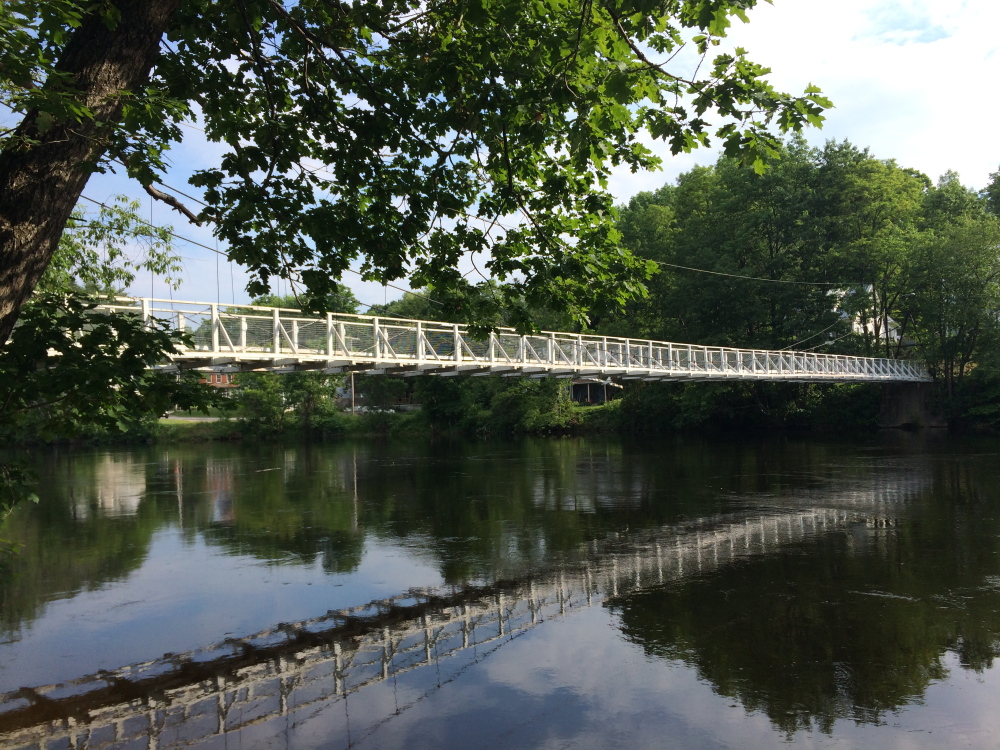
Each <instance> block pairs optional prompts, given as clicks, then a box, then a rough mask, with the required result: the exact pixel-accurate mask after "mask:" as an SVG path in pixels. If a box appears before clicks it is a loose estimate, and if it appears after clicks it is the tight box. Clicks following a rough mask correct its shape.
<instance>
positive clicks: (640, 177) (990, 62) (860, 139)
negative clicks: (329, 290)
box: [84, 0, 1000, 304]
mask: <svg viewBox="0 0 1000 750" xmlns="http://www.w3.org/2000/svg"><path fill="white" fill-rule="evenodd" d="M749 18H750V23H749V24H741V23H740V22H739V21H737V22H736V25H735V26H734V28H733V29H732V30H731V32H730V34H729V40H728V42H724V45H729V46H730V48H731V47H735V46H741V47H743V48H745V49H746V50H747V51H748V53H749V57H750V59H752V60H754V61H755V62H758V63H760V64H763V65H766V66H768V67H769V68H771V70H772V73H771V75H770V76H769V79H770V80H771V82H772V83H773V84H774V85H775V87H776V88H777V89H779V90H782V91H786V92H788V93H791V94H799V93H801V92H802V91H803V90H804V89H805V87H806V86H807V85H809V84H810V83H812V84H815V85H817V86H819V87H820V88H821V89H822V91H823V93H824V94H825V95H826V96H828V97H829V98H830V99H832V100H833V103H834V109H832V110H829V111H828V112H827V113H826V116H827V120H826V122H825V123H824V126H823V128H822V129H821V130H817V129H810V130H809V131H808V132H806V133H805V135H806V138H807V140H808V141H809V142H810V143H812V144H814V145H821V144H822V143H824V142H825V141H827V140H829V139H834V140H838V141H839V140H843V139H848V140H850V141H851V142H852V143H854V144H855V145H857V146H861V147H868V148H869V149H870V150H871V153H872V154H873V155H874V156H875V157H877V158H880V159H895V160H896V161H897V162H898V163H899V164H901V165H902V166H906V167H912V168H916V169H918V170H920V171H921V172H924V173H925V174H927V175H929V176H930V177H931V178H932V179H934V180H936V179H937V178H938V177H939V176H940V175H941V174H943V173H944V172H945V171H947V170H949V169H950V170H954V171H956V172H958V173H959V175H960V177H961V179H962V182H963V183H964V184H966V185H968V186H970V187H974V188H977V189H978V188H982V187H983V186H985V185H986V183H987V182H988V180H989V174H990V173H991V172H995V171H997V170H998V169H1000V137H998V136H997V133H998V132H1000V97H998V95H997V82H998V80H1000V37H998V36H997V35H996V30H997V28H1000V2H998V0H839V1H838V2H836V3H831V2H829V1H828V0H773V4H771V5H768V4H766V3H762V4H761V5H759V6H758V7H757V8H755V9H754V10H753V11H751V12H750V14H749ZM187 136H189V137H186V138H185V142H184V143H183V144H182V145H180V146H177V147H175V148H174V149H173V150H172V151H171V152H170V157H171V159H172V162H173V166H172V168H171V171H170V172H169V173H168V175H167V178H166V180H165V181H166V182H168V183H169V184H171V185H173V186H176V187H179V188H181V189H182V190H185V192H190V193H191V194H192V195H197V191H196V189H194V188H191V187H190V186H187V185H186V180H187V177H188V175H190V174H191V172H192V171H194V170H195V169H197V168H199V167H202V166H205V165H206V164H208V163H211V161H212V160H213V158H214V156H215V155H216V154H217V153H218V151H217V148H216V147H215V146H214V145H213V144H209V143H207V142H205V141H204V138H203V137H202V136H201V134H200V133H199V132H198V131H196V130H191V129H189V130H188V132H187ZM648 145H650V147H652V148H653V149H654V151H656V152H657V153H659V154H661V155H662V156H663V157H664V165H663V168H662V169H661V170H659V171H656V172H650V173H639V174H632V173H630V172H629V171H628V170H627V169H621V170H619V171H616V172H615V173H614V175H613V177H612V180H611V183H610V189H611V191H612V193H613V194H614V196H615V197H616V198H617V199H618V200H619V201H621V202H622V203H624V202H627V201H628V200H629V198H631V197H632V196H633V195H635V194H636V193H638V192H640V191H643V190H654V189H656V188H658V187H660V186H661V185H663V184H665V183H667V182H672V181H673V180H674V179H676V177H677V176H678V175H680V174H682V173H683V172H685V171H687V170H689V169H691V168H692V167H693V166H695V165H697V164H710V163H712V162H714V161H715V159H716V157H717V155H718V153H717V152H716V151H715V150H714V149H701V150H698V151H696V152H693V153H691V154H682V155H680V156H671V155H670V154H669V152H668V150H667V149H666V148H665V146H663V144H662V143H659V142H653V141H649V142H648ZM119 193H125V194H128V195H131V196H133V197H135V198H136V199H138V200H140V201H142V205H143V215H151V217H152V221H153V222H154V223H157V224H172V225H173V226H174V228H175V231H176V232H177V233H178V234H180V235H182V236H184V237H188V238H191V239H194V240H196V241H198V242H201V243H202V244H204V245H208V246H210V247H214V246H215V240H214V239H213V238H212V236H211V231H210V229H208V228H199V227H195V226H193V225H190V224H188V223H187V222H186V221H185V220H184V219H183V217H181V216H180V215H179V214H178V213H176V212H173V211H171V210H170V209H169V208H168V207H167V206H166V205H165V204H163V203H156V204H155V205H152V206H150V203H151V201H150V199H149V198H148V196H146V195H145V193H143V192H142V189H141V188H140V187H139V186H138V185H136V184H134V183H129V182H128V181H127V180H125V179H123V178H121V177H120V176H114V175H95V176H94V177H92V178H91V180H90V183H89V184H88V186H87V189H86V191H85V193H84V194H85V195H87V196H89V197H90V198H92V199H95V200H98V201H106V200H108V199H109V198H111V197H112V196H114V195H116V194H119ZM177 249H178V250H179V251H180V253H181V255H182V256H183V258H184V264H185V269H186V274H185V281H184V283H183V285H182V286H181V288H180V289H179V290H177V291H173V292H172V294H173V297H174V298H176V299H187V300H199V301H213V300H217V301H221V302H230V301H236V302H244V301H246V300H247V299H248V298H247V295H246V293H245V292H244V291H243V286H244V284H245V283H246V274H245V273H244V272H243V270H242V269H240V268H239V267H238V266H235V264H230V263H229V262H228V261H227V260H226V259H225V258H222V259H221V261H219V260H217V257H218V256H216V255H215V254H214V253H213V252H211V251H209V250H206V249H203V248H201V247H198V246H197V245H193V244H190V243H185V242H180V241H179V242H178V243H177ZM221 249H224V248H221ZM217 266H218V268H217ZM470 268H471V266H470ZM344 281H345V282H346V283H347V284H349V285H350V286H351V287H352V288H353V289H354V291H355V294H356V295H357V296H358V298H359V299H360V300H361V301H362V302H363V303H366V304H371V303H381V302H383V301H385V300H392V299H396V298H398V297H400V296H401V293H402V292H401V291H400V289H398V288H397V289H394V288H384V287H382V286H381V285H379V284H375V283H370V282H362V281H361V280H360V278H359V277H358V276H357V275H354V274H348V275H347V276H346V277H345V279H344ZM396 286H397V287H399V288H405V287H406V284H405V282H396ZM151 291H152V292H154V294H155V296H157V297H164V298H165V297H167V296H168V289H167V287H166V285H165V284H164V283H163V282H162V281H161V280H158V279H155V278H154V279H139V280H138V281H137V284H136V285H135V287H134V288H133V292H134V293H136V294H142V295H149V294H150V292H151ZM276 291H277V292H279V293H288V291H289V290H288V288H287V284H283V285H281V286H280V287H278V288H277V289H276Z"/></svg>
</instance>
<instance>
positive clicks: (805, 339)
mask: <svg viewBox="0 0 1000 750" xmlns="http://www.w3.org/2000/svg"><path fill="white" fill-rule="evenodd" d="M841 322H842V321H841V320H835V321H834V322H833V323H832V324H831V325H828V326H827V327H826V328H824V329H823V330H822V331H820V332H819V333H814V334H813V335H812V336H806V337H805V338H804V339H799V340H798V341H796V342H795V343H794V344H789V345H788V346H786V347H783V348H781V349H778V351H779V352H783V351H785V350H786V349H791V348H792V347H793V346H798V345H799V344H804V343H805V342H807V341H810V340H811V339H814V338H816V337H817V336H819V335H820V334H823V333H826V332H827V331H829V330H830V329H831V328H833V326H835V325H839V324H840V323H841Z"/></svg>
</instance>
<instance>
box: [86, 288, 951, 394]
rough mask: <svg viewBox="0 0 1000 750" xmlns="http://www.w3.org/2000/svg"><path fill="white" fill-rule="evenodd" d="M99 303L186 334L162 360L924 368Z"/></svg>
mask: <svg viewBox="0 0 1000 750" xmlns="http://www.w3.org/2000/svg"><path fill="white" fill-rule="evenodd" d="M97 310H98V311H99V312H130V313H134V314H137V315H141V316H142V317H143V319H144V320H150V321H151V320H152V319H154V318H156V319H160V320H166V321H167V322H169V323H170V324H171V325H172V326H173V327H175V328H178V329H181V330H184V331H187V332H188V333H190V334H191V335H192V338H193V346H191V347H187V348H184V349H183V350H182V351H180V352H179V353H177V354H173V355H171V356H170V361H169V362H165V363H164V364H163V365H162V367H164V368H166V369H198V370H211V371H214V372H247V371H255V370H266V371H274V372H293V371H297V370H322V371H324V372H327V373H345V372H359V373H366V374H371V375H375V374H386V375H390V374H391V375H403V376H412V375H420V374H424V373H428V374H431V373H432V374H436V375H443V376H454V375H473V376H476V375H490V374H499V375H503V376H509V377H517V376H523V377H532V378H543V377H555V378H580V377H600V378H607V377H615V378H619V379H625V380H629V379H634V380H767V381H792V382H809V381H822V382H856V381H871V382H901V381H902V382H906V381H909V382H923V381H929V380H930V379H931V378H930V375H928V373H927V371H926V370H925V369H924V368H923V367H922V366H920V365H918V364H916V363H914V362H910V361H907V360H898V359H881V358H875V357H854V356H848V355H841V354H818V353H814V352H799V351H788V350H781V351H768V350H762V349H737V348H730V347H720V346H698V345H695V344H678V343H672V342H668V341H650V340H646V339H633V338H619V337H614V336H595V335H589V334H578V333H558V332H552V331H545V332H542V333H538V334H531V335H526V336H523V335H520V334H518V333H517V332H515V331H514V330H512V329H500V330H498V331H496V332H494V333H491V334H489V335H488V336H482V337H476V336H473V335H471V334H470V332H469V330H468V328H467V327H466V326H464V325H460V324H453V323H440V322H435V321H428V320H407V319H400V318H384V317H378V316H370V315H347V314H340V313H327V314H326V315H322V316H316V315H310V314H308V313H303V312H302V311H300V310H290V309H282V308H272V307H254V306H229V305H223V304H219V303H214V302H181V301H175V300H163V299H153V298H121V299H118V300H116V301H115V302H114V303H113V304H110V303H109V304H102V305H100V306H99V307H98V308H97Z"/></svg>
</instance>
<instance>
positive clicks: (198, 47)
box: [0, 0, 829, 341]
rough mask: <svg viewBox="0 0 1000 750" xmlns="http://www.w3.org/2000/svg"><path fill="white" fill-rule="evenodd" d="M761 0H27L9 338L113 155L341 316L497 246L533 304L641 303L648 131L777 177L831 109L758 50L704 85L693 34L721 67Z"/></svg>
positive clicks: (0, 254)
mask: <svg viewBox="0 0 1000 750" xmlns="http://www.w3.org/2000/svg"><path fill="white" fill-rule="evenodd" d="M755 4H756V0H663V2H661V3H660V4H658V5H651V4H649V3H647V2H641V1H640V0H600V1H599V2H596V3H595V2H582V1H581V2H579V3H572V4H565V3H561V2H557V0H543V1H542V2H534V3H528V2H524V1H523V0H456V2H448V3H432V4H430V5H427V4H424V3H418V2H415V0H388V1H387V2H380V3H374V2H357V3H352V4H340V5H337V4H330V3H328V2H321V1H320V0H297V2H290V3H282V2H278V0H223V1H221V2H210V1H209V0H108V1H107V2H102V3H96V4H95V3H91V2H89V0H17V1H15V2H9V3H5V4H4V5H3V6H2V10H0V30H2V31H3V32H4V34H3V35H2V37H0V38H2V39H3V41H2V42H0V45H2V46H0V64H2V65H0V70H2V73H0V81H2V86H0V102H2V103H3V104H5V105H6V106H8V107H9V108H10V109H12V110H15V111H18V112H23V113H24V117H23V120H22V121H21V123H20V124H19V125H18V126H17V127H16V128H15V129H13V130H9V131H6V132H4V133H2V137H0V341H5V340H6V338H7V336H8V335H9V333H10V331H11V329H12V327H13V325H14V321H15V320H16V318H17V314H18V311H19V310H20V308H21V306H22V305H23V304H24V302H25V300H27V298H28V296H29V295H30V293H31V291H32V290H33V289H34V287H35V286H36V284H37V283H38V281H39V279H40V278H41V276H42V274H43V273H44V271H45V269H46V267H47V266H48V264H49V262H50V259H51V257H52V254H53V252H54V251H55V248H56V246H57V243H58V239H59V236H60V235H61V233H62V230H63V227H64V226H65V225H66V222H67V220H68V219H69V217H70V214H71V212H72V210H73V206H74V205H75V204H76V201H77V200H78V198H79V196H80V195H81V192H82V190H83V188H84V186H85V185H86V182H87V179H88V177H89V175H90V174H91V173H92V172H93V171H94V170H99V169H108V168H113V169H123V170H124V171H125V172H126V173H127V174H128V175H129V176H131V177H134V178H135V179H137V180H138V181H139V182H140V183H141V184H142V185H143V186H144V188H145V189H146V190H147V192H149V193H150V194H151V195H153V196H154V197H156V198H159V199H162V200H165V201H167V202H168V203H169V204H170V205H172V206H174V207H175V208H177V209H178V210H180V211H182V212H184V213H186V214H187V215H188V216H189V217H190V218H194V219H196V220H198V221H202V222H206V221H208V222H212V223H213V224H214V231H215V233H216V235H217V236H218V237H219V238H221V239H223V240H225V241H226V242H227V243H228V245H229V256H230V258H231V259H232V260H234V261H237V262H239V263H242V264H245V265H246V266H248V267H249V269H250V271H251V274H252V278H251V281H250V283H249V286H248V289H249V291H250V292H251V294H255V295H259V294H263V293H265V292H266V291H267V289H268V282H269V279H270V278H271V277H272V276H275V275H278V276H281V277H284V278H289V279H291V280H293V281H295V282H296V283H298V282H301V283H302V284H303V285H304V287H305V288H307V289H308V290H309V292H310V299H311V304H312V305H314V306H315V307H316V308H317V309H320V308H326V307H328V306H329V305H330V304H331V303H330V300H331V298H332V297H333V296H335V295H336V294H338V293H339V290H340V289H341V286H340V284H339V279H340V277H341V275H342V274H343V273H344V271H345V269H346V268H347V267H348V265H349V264H350V263H351V262H353V261H355V260H357V259H361V260H362V262H363V269H364V275H365V276H366V278H369V279H375V280H378V281H382V282H387V281H391V280H393V279H397V278H401V277H403V276H407V275H409V277H410V279H411V281H412V282H413V283H414V285H415V286H428V285H433V286H434V287H436V288H438V289H439V290H441V291H446V290H449V289H454V288H456V287H457V286H458V285H459V283H460V280H461V276H460V274H459V272H458V270H457V267H456V265H457V260H458V258H459V257H460V256H461V255H462V254H463V253H479V252H482V253H486V254H487V258H486V260H485V263H484V267H483V269H482V270H483V271H484V272H488V273H489V274H491V275H492V276H493V277H495V278H496V279H498V280H500V281H507V282H508V286H510V287H511V290H512V293H513V294H515V295H516V296H517V297H519V298H524V299H526V300H527V301H528V303H529V306H530V305H535V306H544V307H550V308H554V309H560V310H567V311H569V312H570V313H571V314H572V315H573V317H574V318H575V319H577V320H579V321H581V322H585V321H586V319H587V316H588V315H591V314H599V313H600V312H601V311H602V310H610V309H617V308H619V307H620V306H621V305H622V304H623V303H624V302H625V301H626V300H628V299H629V298H632V297H635V296H638V295H641V294H642V293H643V289H644V287H643V283H644V282H645V281H646V280H647V279H648V278H649V276H650V274H651V273H652V272H653V270H654V269H653V267H652V266H651V265H650V264H649V263H648V262H645V261H642V260H640V259H638V258H636V257H635V256H634V255H632V254H631V253H629V252H627V251H625V250H623V249H622V248H621V247H620V244H619V242H618V240H619V236H618V233H617V231H616V230H615V228H614V214H615V211H614V206H613V203H612V200H611V197H610V196H609V194H608V193H607V191H606V184H607V178H608V175H609V172H610V170H611V169H612V168H613V167H614V166H616V165H620V164H625V165H628V166H629V167H630V168H632V169H633V170H637V169H648V168H653V167H655V166H656V165H657V163H658V160H657V159H656V158H654V157H653V155H652V154H651V152H650V151H649V150H648V149H647V148H645V147H644V146H643V145H641V143H640V142H639V139H638V134H639V133H640V131H643V130H646V131H648V132H650V133H651V134H652V135H653V136H654V137H655V138H659V139H663V140H665V141H666V142H668V143H669V146H670V149H671V150H672V151H673V152H674V153H678V152H681V151H688V150H691V149H692V148H695V147H697V146H699V145H706V144H708V142H709V137H710V135H714V136H715V137H717V138H718V139H719V140H720V141H721V143H722V144H723V146H724V148H725V151H726V153H727V154H730V155H732V156H739V157H740V158H742V159H744V160H747V161H749V162H752V163H753V164H754V165H755V166H756V167H757V168H758V169H761V168H762V167H763V160H764V158H765V157H766V156H767V155H769V154H770V153H772V152H773V151H774V149H775V147H776V140H775V134H774V131H781V132H786V131H790V130H798V129H800V128H802V127H804V126H805V125H807V124H813V125H819V124H820V123H821V121H822V111H823V109H824V108H825V107H828V106H829V102H828V101H827V100H826V99H825V98H824V97H822V96H821V95H820V93H819V90H818V89H816V88H815V87H812V86H810V87H809V88H807V90H806V92H805V93H804V95H803V96H799V97H793V96H789V95H787V94H784V93H781V92H779V91H776V90H775V89H774V88H773V87H772V86H771V85H770V84H769V83H767V81H766V78H765V76H766V74H767V73H768V72H769V71H768V69H766V68H764V67H761V66H759V65H756V64H754V63H752V62H751V61H750V60H748V59H747V58H746V53H745V51H744V50H741V49H737V50H735V51H732V52H722V53H720V54H717V55H715V57H714V59H712V60H711V61H708V62H707V64H704V65H702V64H701V63H700V62H698V61H697V60H695V61H694V62H693V63H692V66H691V67H692V69H693V70H694V71H695V72H694V73H693V74H690V75H689V74H687V73H686V72H685V70H684V68H683V67H682V66H680V65H679V64H678V63H676V59H684V57H683V56H681V57H680V58H676V56H677V54H678V53H679V51H680V50H681V48H682V47H684V46H685V45H687V46H689V47H690V48H691V49H692V50H694V51H696V52H697V57H700V58H701V60H702V61H706V58H708V57H709V54H710V53H711V52H712V51H713V50H714V49H715V47H716V46H717V45H718V44H719V41H720V39H721V38H722V37H723V36H724V35H725V32H726V29H727V28H728V26H729V25H730V23H731V22H732V20H733V19H734V18H738V19H741V20H744V21H745V20H747V19H746V11H747V10H749V9H750V8H752V7H753V6H754V5H755ZM654 58H655V59H654ZM672 61H673V62H672ZM668 63H669V65H668ZM699 76H700V77H699ZM709 111H714V112H716V113H717V114H718V115H719V121H720V123H721V124H719V125H718V126H717V127H715V130H714V133H713V132H712V127H713V126H710V125H709V124H708V121H707V119H706V113H708V112H709ZM194 119H196V120H199V121H200V122H201V123H202V125H203V127H204V130H205V133H206V135H207V137H208V138H209V139H210V140H211V141H214V142H217V143H220V144H223V145H224V147H225V149H226V153H225V154H224V155H223V157H222V158H221V159H220V161H219V162H218V164H217V165H216V166H213V167H211V168H209V169H206V170H203V171H201V172H199V173H198V174H197V175H195V177H194V179H193V180H192V182H193V183H194V184H195V185H197V186H199V187H201V188H204V190H205V196H206V201H207V204H208V205H207V207H206V208H205V209H204V210H203V211H201V213H200V214H198V216H195V215H194V213H193V212H192V211H190V210H189V209H188V208H187V207H185V206H183V205H182V204H181V203H180V202H179V201H178V200H177V199H175V198H172V197H169V196H167V195H166V193H164V192H162V191H161V190H159V189H157V188H156V187H154V183H155V182H156V181H157V180H160V179H162V175H163V172H164V169H165V156H164V154H165V151H166V150H167V148H168V146H169V144H170V143H172V142H176V141H179V140H180V139H181V135H182V131H181V128H180V127H179V125H180V123H182V122H184V121H185V120H194ZM500 302H502V300H500V299H499V298H497V304H500ZM515 322H516V324H517V325H518V326H519V327H521V328H530V327H531V324H532V322H531V320H529V319H526V318H521V319H518V320H516V321H515Z"/></svg>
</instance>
